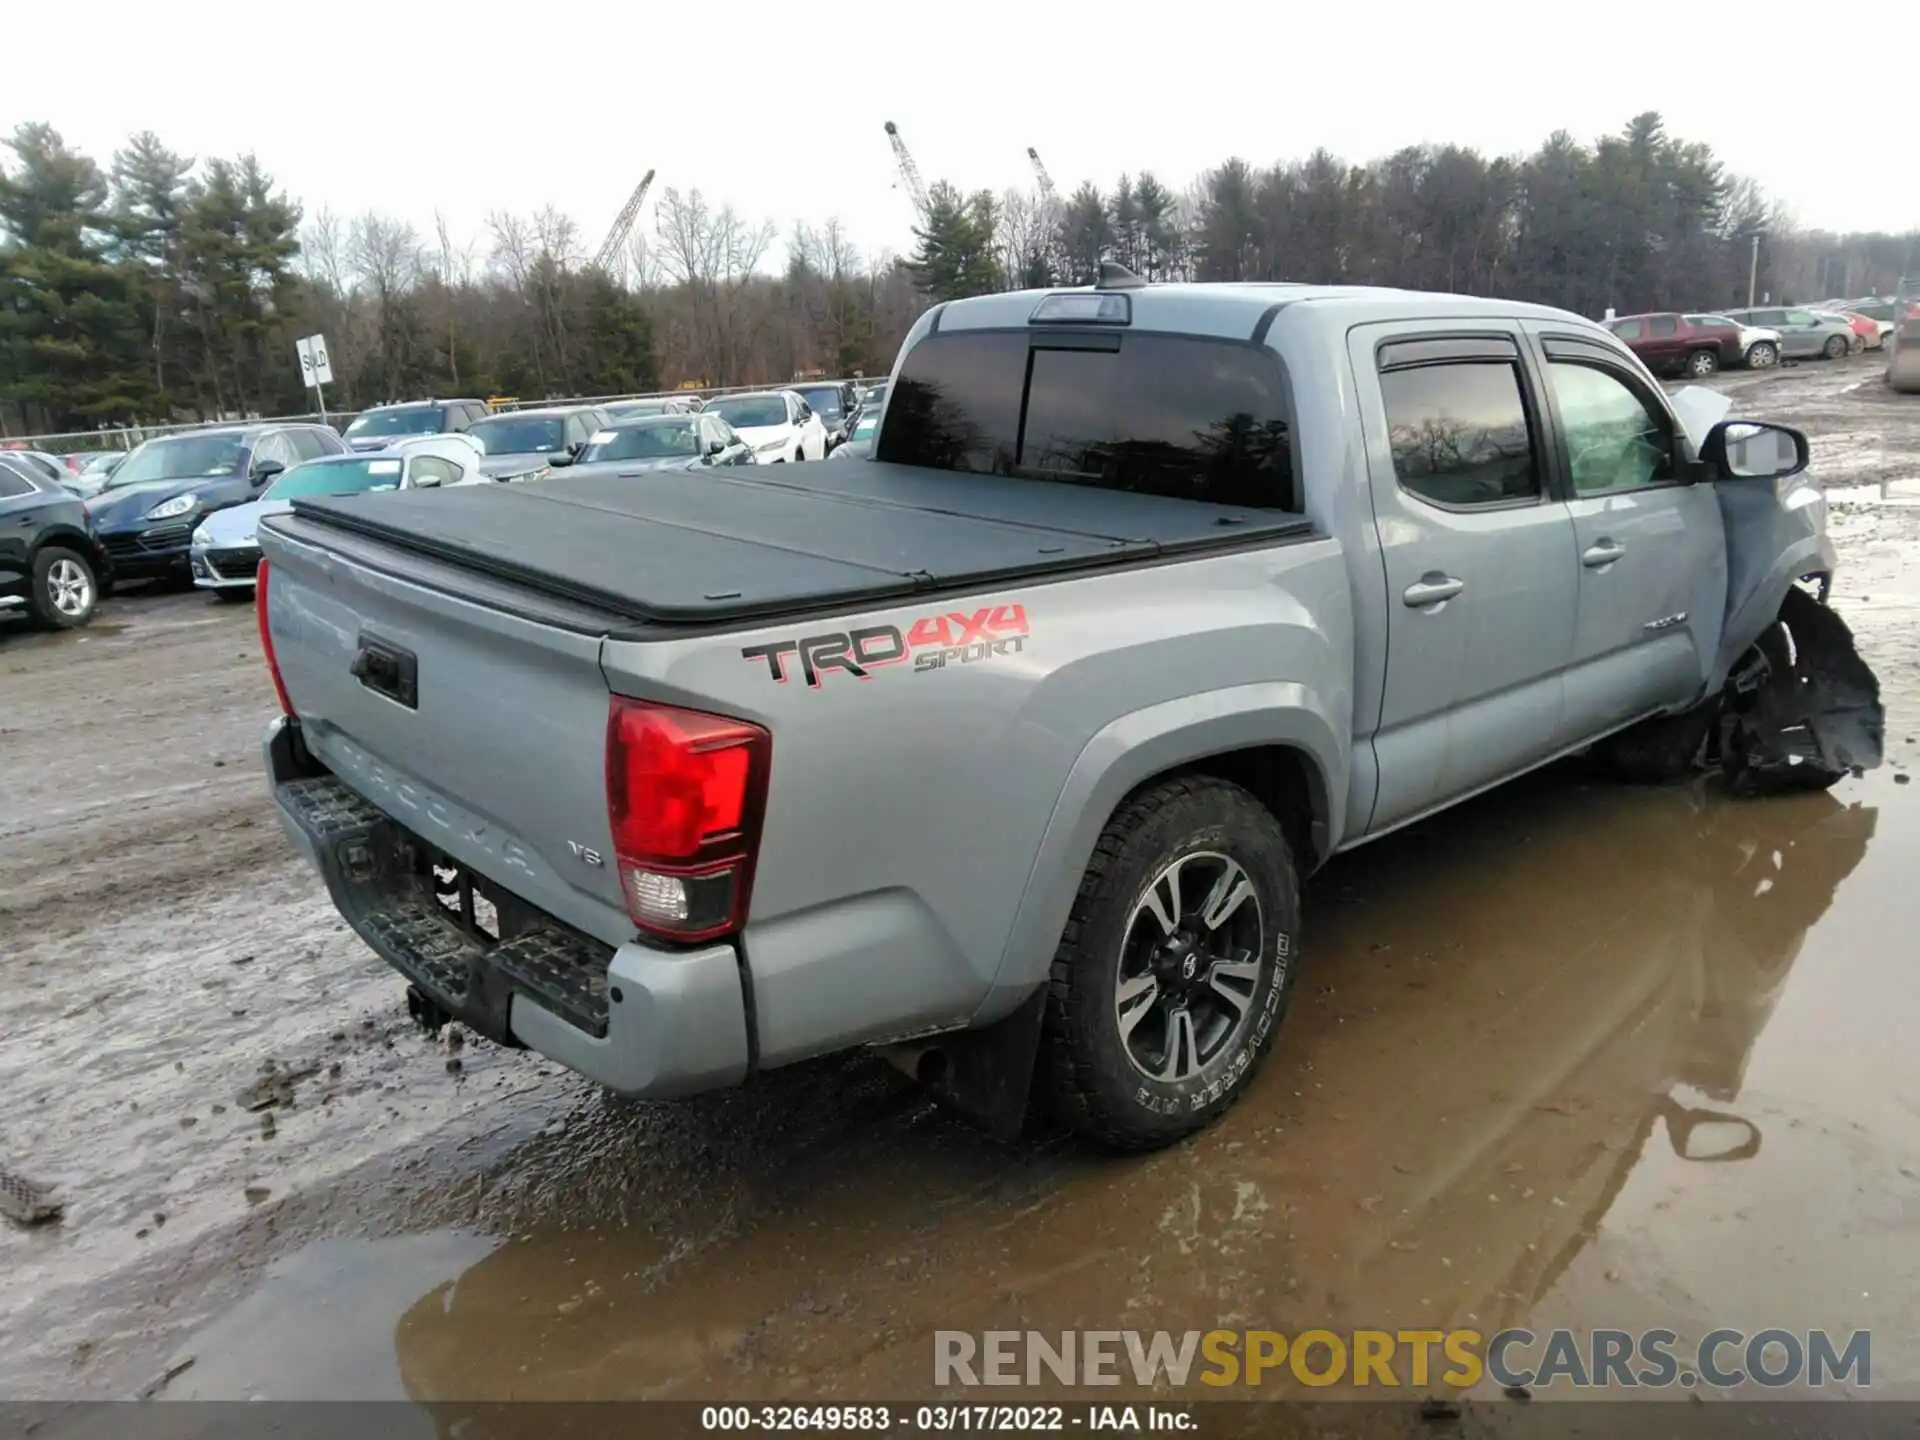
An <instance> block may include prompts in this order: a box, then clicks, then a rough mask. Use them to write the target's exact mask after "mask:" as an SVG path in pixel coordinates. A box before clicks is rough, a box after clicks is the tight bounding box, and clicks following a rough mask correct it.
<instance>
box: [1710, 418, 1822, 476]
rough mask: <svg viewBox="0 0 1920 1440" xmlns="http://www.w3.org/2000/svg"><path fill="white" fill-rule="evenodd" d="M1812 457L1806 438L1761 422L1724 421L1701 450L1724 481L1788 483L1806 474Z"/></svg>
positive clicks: (1794, 431)
mask: <svg viewBox="0 0 1920 1440" xmlns="http://www.w3.org/2000/svg"><path fill="white" fill-rule="evenodd" d="M1808 456H1809V451H1808V448H1807V437H1806V435H1805V434H1803V433H1802V432H1801V431H1798V430H1795V429H1794V428H1793V427H1792V426H1790V425H1771V424H1768V423H1766V422H1765V421H1761V420H1722V421H1721V422H1720V423H1719V424H1718V425H1716V426H1714V427H1713V429H1711V430H1709V431H1708V432H1707V438H1706V441H1705V443H1704V444H1702V445H1701V447H1700V459H1701V460H1702V461H1703V462H1705V463H1706V464H1707V465H1710V466H1712V467H1713V471H1714V478H1716V479H1720V480H1784V479H1786V478H1787V477H1788V476H1790V475H1798V474H1799V473H1800V472H1801V471H1802V470H1805V469H1806V468H1807V460H1808Z"/></svg>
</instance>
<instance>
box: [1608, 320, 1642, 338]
mask: <svg viewBox="0 0 1920 1440" xmlns="http://www.w3.org/2000/svg"><path fill="white" fill-rule="evenodd" d="M1613 333H1614V334H1616V335H1618V336H1619V337H1620V338H1621V339H1622V340H1638V339H1639V338H1640V322H1639V321H1638V320H1622V321H1621V322H1620V323H1619V324H1617V325H1615V326H1614V327H1613Z"/></svg>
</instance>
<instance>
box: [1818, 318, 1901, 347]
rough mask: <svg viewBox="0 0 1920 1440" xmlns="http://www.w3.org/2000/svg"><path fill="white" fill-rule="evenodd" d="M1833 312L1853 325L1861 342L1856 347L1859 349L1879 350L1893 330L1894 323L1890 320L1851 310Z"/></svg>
mask: <svg viewBox="0 0 1920 1440" xmlns="http://www.w3.org/2000/svg"><path fill="white" fill-rule="evenodd" d="M1832 313H1833V314H1834V315H1835V316H1837V317H1838V318H1839V319H1841V320H1843V321H1845V322H1846V323H1847V324H1848V325H1850V326H1852V327H1853V333H1854V335H1855V337H1856V338H1857V339H1858V340H1859V342H1860V343H1859V344H1858V345H1857V346H1855V347H1854V348H1855V349H1858V350H1878V349H1879V348H1880V346H1881V345H1882V344H1883V343H1885V341H1886V338H1887V336H1888V334H1889V333H1890V332H1891V331H1892V330H1893V325H1892V324H1891V322H1889V321H1885V320H1875V319H1873V318H1872V317H1871V316H1868V315H1856V314H1854V312H1853V311H1851V310H1835V311H1833V312H1832Z"/></svg>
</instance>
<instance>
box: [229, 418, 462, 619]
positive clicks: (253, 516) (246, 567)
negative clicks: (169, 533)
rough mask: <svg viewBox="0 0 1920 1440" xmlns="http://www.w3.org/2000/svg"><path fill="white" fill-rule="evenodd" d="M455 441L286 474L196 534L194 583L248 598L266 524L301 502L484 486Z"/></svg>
mask: <svg viewBox="0 0 1920 1440" xmlns="http://www.w3.org/2000/svg"><path fill="white" fill-rule="evenodd" d="M452 438H453V437H450V436H449V437H443V436H427V437H422V438H416V439H413V440H409V441H403V442H401V443H400V444H398V445H396V446H394V447H393V448H391V449H388V450H376V451H372V452H366V451H348V452H347V453H345V454H342V455H328V456H324V457H322V458H321V459H319V460H308V461H305V462H303V463H302V464H299V465H296V466H294V467H293V468H292V469H291V470H288V471H285V472H283V473H282V474H281V475H280V476H279V478H278V479H276V480H275V481H274V482H273V483H272V484H271V485H269V486H268V487H267V488H266V491H265V492H264V493H263V494H262V495H261V496H260V498H259V499H258V500H250V501H248V502H247V503H246V504H244V505H233V506H229V507H228V508H227V509H225V510H217V511H215V512H214V513H213V514H211V515H209V516H207V518H206V519H205V520H202V521H201V522H200V524H199V525H198V526H196V527H195V528H194V532H193V539H192V546H193V548H192V558H191V563H192V567H193V583H194V584H195V585H196V586H197V587H199V588H200V589H202V590H211V591H213V592H214V594H215V595H216V596H218V597H219V598H220V599H222V600H245V599H247V598H248V597H250V596H251V595H252V594H253V576H254V571H255V570H257V569H258V568H259V565H260V544H259V540H258V539H257V533H258V531H259V528H260V521H261V519H262V517H264V516H267V515H278V514H280V513H282V512H283V511H285V510H288V509H290V508H291V507H292V505H293V502H294V500H295V499H297V498H299V497H301V496H310V495H366V494H373V493H376V492H378V491H383V490H419V489H427V488H431V487H435V486H454V485H479V484H484V483H485V480H484V477H483V476H482V475H481V474H480V453H479V451H478V450H477V449H475V448H474V447H472V446H470V445H461V444H458V443H452ZM460 438H461V439H464V438H465V437H464V436H462V437H460Z"/></svg>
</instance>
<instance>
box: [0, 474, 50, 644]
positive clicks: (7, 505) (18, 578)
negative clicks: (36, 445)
mask: <svg viewBox="0 0 1920 1440" xmlns="http://www.w3.org/2000/svg"><path fill="white" fill-rule="evenodd" d="M62 493H65V492H62ZM46 499H47V497H46V496H45V495H43V494H42V493H41V492H40V489H39V487H38V486H36V485H34V483H33V482H32V481H30V480H28V479H27V477H26V476H24V475H21V474H19V473H17V472H16V471H15V470H14V469H13V468H12V467H11V466H9V465H6V464H0V596H13V595H24V594H25V593H26V583H27V580H28V578H29V577H28V574H27V552H28V549H29V547H30V546H31V545H32V543H33V538H34V537H35V536H36V535H38V534H39V533H40V524H41V518H40V517H41V511H42V510H44V509H45V508H46ZM7 608H8V609H13V608H17V607H12V606H9V607H7Z"/></svg>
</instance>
